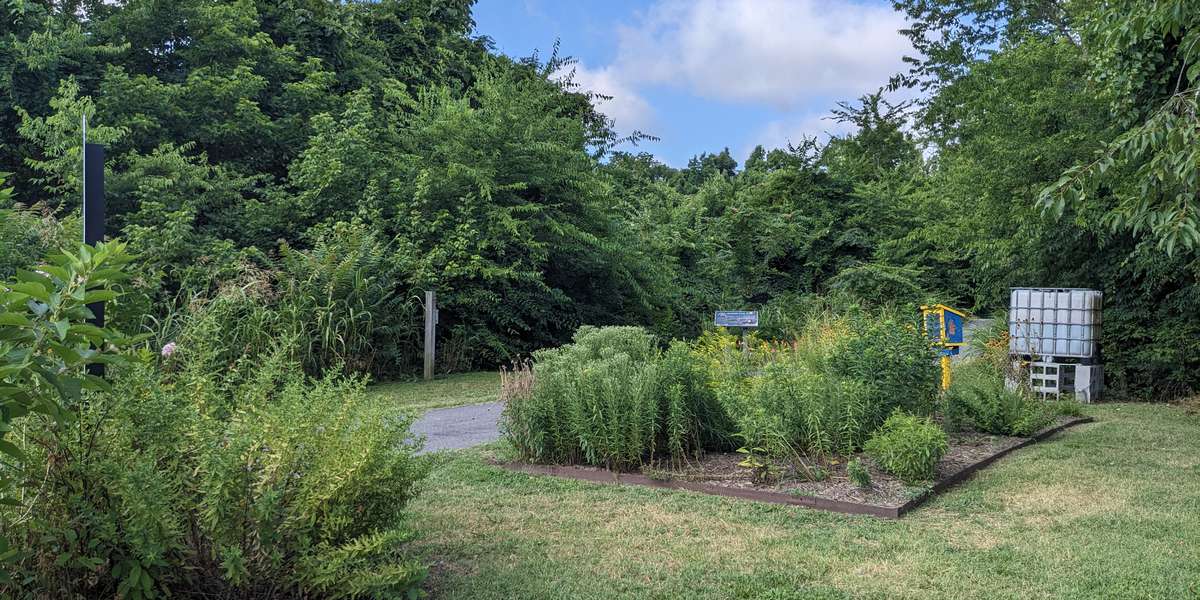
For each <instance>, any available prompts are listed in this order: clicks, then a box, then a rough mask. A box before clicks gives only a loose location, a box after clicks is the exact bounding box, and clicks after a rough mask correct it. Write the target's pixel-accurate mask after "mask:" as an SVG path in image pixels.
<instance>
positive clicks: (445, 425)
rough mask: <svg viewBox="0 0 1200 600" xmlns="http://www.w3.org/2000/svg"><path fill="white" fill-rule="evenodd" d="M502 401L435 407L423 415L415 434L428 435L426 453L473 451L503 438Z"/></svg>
mask: <svg viewBox="0 0 1200 600" xmlns="http://www.w3.org/2000/svg"><path fill="white" fill-rule="evenodd" d="M503 409H504V405H503V404H501V403H499V402H487V403H485V404H468V405H467V406H454V407H451V408H435V409H433V410H430V411H428V412H426V413H425V414H424V415H421V417H420V418H419V419H417V421H416V422H415V423H413V426H412V432H413V433H414V434H417V435H424V436H425V448H424V449H423V450H422V451H421V452H422V453H427V452H436V451H438V450H457V449H459V448H470V447H471V446H478V445H480V444H486V443H488V442H494V441H496V440H498V439H500V412H501V411H502V410H503Z"/></svg>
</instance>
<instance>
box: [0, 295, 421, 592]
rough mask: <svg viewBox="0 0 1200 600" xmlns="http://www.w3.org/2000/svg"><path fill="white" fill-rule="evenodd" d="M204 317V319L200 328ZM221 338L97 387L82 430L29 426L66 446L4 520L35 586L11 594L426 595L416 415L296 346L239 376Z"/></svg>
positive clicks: (45, 452) (30, 446) (36, 447)
mask: <svg viewBox="0 0 1200 600" xmlns="http://www.w3.org/2000/svg"><path fill="white" fill-rule="evenodd" d="M203 323H204V318H203V316H202V315H196V316H193V317H192V319H191V321H190V322H189V324H188V325H187V326H185V330H190V326H191V325H192V324H196V325H202V324H203ZM184 338H186V339H193V338H192V337H191V336H189V335H185V336H184ZM211 344H212V347H215V346H219V340H216V341H212V342H211ZM212 347H210V348H209V349H208V350H205V349H202V348H190V347H188V346H187V345H185V344H184V343H180V344H178V345H177V347H176V349H175V351H174V353H173V354H171V356H169V357H166V358H164V359H162V361H161V363H160V364H142V365H139V366H135V367H132V368H128V369H123V370H120V371H119V372H115V373H114V374H113V379H114V389H113V391H112V392H111V393H93V394H90V395H88V396H87V398H86V402H84V403H82V404H81V405H80V410H79V414H78V419H77V423H74V424H73V426H72V427H71V428H70V429H69V430H67V431H66V432H65V433H67V435H64V431H62V430H60V429H58V428H56V427H53V426H46V427H39V428H32V429H31V430H30V432H29V435H28V438H27V440H28V442H27V444H26V445H25V448H24V449H25V451H26V452H27V453H29V454H31V455H36V456H39V457H43V458H45V457H51V456H53V457H56V458H55V460H54V461H53V462H52V463H51V464H52V468H49V469H41V470H39V472H38V473H36V474H35V473H30V474H29V476H37V477H38V481H39V483H40V484H41V486H42V492H43V493H42V495H41V498H42V499H41V501H39V502H38V503H36V504H34V505H33V506H31V507H30V510H29V512H28V516H27V517H26V518H25V520H24V521H23V522H21V523H20V524H19V527H16V528H15V529H12V530H9V531H6V532H5V533H8V534H10V535H15V536H19V537H20V540H19V543H20V544H21V547H24V548H29V550H28V551H27V552H25V553H24V554H23V555H22V556H21V558H20V559H19V562H18V564H17V565H16V569H14V574H15V575H16V576H15V577H14V581H16V582H19V585H21V586H27V588H28V589H22V588H17V589H15V590H9V591H13V592H15V594H14V595H17V596H21V595H26V594H46V595H50V596H55V597H113V596H118V595H119V596H127V597H134V598H137V597H149V596H153V595H162V594H164V593H170V594H173V595H185V596H186V595H198V596H205V597H223V598H258V597H273V596H296V597H329V598H342V597H377V598H401V597H407V594H409V593H410V592H412V591H413V590H415V588H416V586H417V585H418V584H419V582H420V581H421V580H422V578H423V575H424V569H423V568H422V567H421V566H420V565H419V564H418V563H417V562H416V561H414V560H413V559H412V558H410V557H408V556H407V555H406V552H405V545H404V542H405V541H406V540H407V539H408V537H409V536H410V534H409V532H408V530H407V529H406V527H405V525H404V521H403V518H404V513H403V511H402V510H401V509H402V508H403V507H404V505H405V504H406V503H407V501H408V500H409V499H410V498H411V497H412V496H413V494H414V493H415V492H416V484H417V482H418V481H419V480H420V479H421V478H422V476H423V475H424V472H425V466H424V465H425V463H424V462H423V461H420V460H418V459H416V458H414V456H413V451H414V446H413V444H412V442H411V441H410V440H409V439H408V438H409V431H408V424H409V422H408V420H407V419H406V418H405V417H403V416H398V415H396V414H393V413H391V412H389V411H387V410H386V408H385V407H382V406H379V405H377V404H376V403H372V402H370V401H369V400H368V399H367V397H366V395H365V390H364V387H365V382H364V380H363V379H361V378H347V377H344V376H342V375H338V374H337V371H331V372H330V373H329V374H328V375H327V376H325V377H323V378H321V379H315V380H313V379H309V378H307V377H306V376H305V375H304V374H303V371H302V370H301V369H300V367H299V365H298V364H297V363H296V362H294V361H293V359H292V358H291V356H292V353H291V352H290V350H289V349H288V348H287V347H286V345H277V346H276V348H275V349H274V350H272V351H266V352H261V353H258V354H256V355H255V358H253V359H241V360H234V361H232V363H231V365H230V369H231V372H218V371H213V370H212V369H211V365H210V362H209V360H207V359H208V358H211V350H213V348H212ZM143 354H144V356H143V359H144V360H143V362H144V363H153V362H155V361H154V360H153V358H152V357H151V356H149V353H147V352H145V351H143ZM6 516H7V515H6ZM5 523H8V521H7V520H6V521H5ZM6 528H7V525H6ZM0 591H3V590H0Z"/></svg>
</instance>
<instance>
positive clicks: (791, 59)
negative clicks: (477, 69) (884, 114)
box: [474, 0, 912, 166]
mask: <svg viewBox="0 0 1200 600" xmlns="http://www.w3.org/2000/svg"><path fill="white" fill-rule="evenodd" d="M474 14H475V21H476V32H477V33H478V34H481V35H486V36H488V37H490V38H492V39H493V40H494V41H495V44H496V48H497V50H499V51H500V52H503V53H504V54H508V55H510V56H514V57H522V56H528V55H529V54H531V53H532V52H533V51H534V50H539V51H541V53H542V54H543V56H544V55H546V54H548V53H549V51H550V49H551V48H552V47H553V45H554V41H555V39H558V40H560V41H561V53H562V54H565V55H570V56H572V57H574V58H576V59H578V61H579V62H578V64H577V65H576V66H575V80H576V81H577V82H578V83H580V84H582V85H583V86H584V87H587V88H589V89H593V90H595V91H598V92H601V93H604V94H607V95H611V96H613V100H612V101H610V102H607V103H605V104H602V105H601V106H600V109H601V110H603V111H604V112H605V113H606V114H608V115H609V116H610V117H612V118H613V119H614V120H615V121H616V124H617V129H618V130H619V131H621V132H622V133H628V132H629V131H632V130H634V129H640V130H642V131H644V132H646V133H650V134H653V135H656V136H658V137H660V138H661V140H660V141H657V142H643V143H642V144H641V145H640V146H639V148H640V149H643V150H646V151H649V152H653V153H654V154H655V155H657V156H658V157H659V158H660V159H662V160H663V161H665V162H667V163H668V164H671V165H674V166H683V165H685V164H686V163H687V160H688V158H690V157H691V156H692V155H695V154H699V153H700V152H714V151H719V150H720V149H721V148H723V147H726V146H728V147H729V148H730V151H731V152H733V154H734V157H735V158H737V159H738V161H739V162H741V161H743V160H744V159H745V157H746V155H747V154H748V153H749V152H750V150H751V149H752V148H753V147H754V146H755V145H756V144H763V145H764V146H766V147H768V148H771V147H779V146H783V145H786V144H787V143H788V142H789V141H797V140H799V139H800V137H801V136H803V135H810V136H812V135H815V136H818V137H823V136H826V135H828V134H831V133H833V134H836V133H844V132H845V131H846V129H845V126H843V125H841V124H839V123H836V122H834V121H830V120H827V119H824V118H823V117H826V116H828V114H829V110H830V109H831V108H833V107H834V105H835V104H836V102H837V101H839V100H850V99H854V98H856V97H858V96H860V95H862V94H864V93H867V92H872V91H874V90H876V89H878V88H879V87H880V86H882V85H883V84H885V83H886V81H887V78H888V77H889V76H890V75H892V74H893V73H896V72H899V71H900V70H902V69H903V68H904V67H903V64H902V63H901V61H900V58H901V56H902V55H904V54H911V53H912V48H911V46H910V45H909V44H908V42H907V40H905V39H904V38H903V37H902V36H900V34H899V33H898V32H897V30H898V29H900V28H901V27H903V26H904V21H903V18H902V16H901V15H899V14H897V13H895V12H894V11H892V9H891V7H890V5H889V4H888V3H887V2H883V1H880V0H873V1H861V0H860V1H852V0H574V1H572V0H558V1H554V0H479V2H478V4H477V5H476V7H475V13H474Z"/></svg>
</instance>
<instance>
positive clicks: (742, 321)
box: [713, 310, 758, 352]
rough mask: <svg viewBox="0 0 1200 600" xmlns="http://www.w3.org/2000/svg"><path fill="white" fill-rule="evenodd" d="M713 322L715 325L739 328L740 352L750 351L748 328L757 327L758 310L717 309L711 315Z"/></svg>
mask: <svg viewBox="0 0 1200 600" xmlns="http://www.w3.org/2000/svg"><path fill="white" fill-rule="evenodd" d="M713 324H714V325H716V326H717V327H730V328H737V329H739V330H741V334H742V352H749V351H750V344H749V333H750V329H751V328H754V327H758V311H756V310H718V311H717V314H716V315H714V316H713Z"/></svg>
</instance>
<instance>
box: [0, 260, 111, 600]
mask: <svg viewBox="0 0 1200 600" xmlns="http://www.w3.org/2000/svg"><path fill="white" fill-rule="evenodd" d="M131 260H132V257H131V256H129V255H128V254H126V253H125V246H124V244H121V243H118V242H113V243H108V244H104V243H100V244H97V245H96V246H83V245H81V246H79V249H78V251H76V252H63V253H62V254H60V255H58V256H56V257H54V258H53V259H52V260H50V261H48V262H47V263H45V264H42V265H40V266H38V267H37V269H36V270H33V271H27V270H23V269H21V270H17V271H16V276H15V278H13V279H6V280H5V281H3V282H0V454H3V457H2V459H0V592H3V586H4V585H5V584H8V583H9V582H10V578H9V574H10V573H9V569H8V568H7V567H8V566H9V565H10V564H11V563H13V562H14V561H16V560H19V558H20V557H21V556H22V555H23V549H22V546H20V545H18V546H15V547H13V546H12V545H11V544H10V542H11V541H12V540H13V539H14V538H15V539H18V541H26V540H21V539H20V538H21V537H23V536H22V535H21V533H22V532H21V525H20V522H19V521H20V517H19V515H21V514H22V513H26V511H28V512H30V513H31V512H34V511H36V510H38V509H39V508H40V507H41V506H42V505H43V504H44V503H45V502H47V501H52V500H53V498H49V499H43V496H42V488H41V480H40V479H39V475H41V474H42V473H44V472H45V473H49V472H50V471H51V470H52V469H53V468H54V467H55V466H56V465H57V464H60V462H61V459H60V458H59V457H57V456H55V455H54V454H53V453H51V452H43V450H44V447H42V446H38V445H36V444H33V443H31V441H30V431H31V430H32V431H34V432H37V431H50V432H54V433H55V435H69V433H70V432H71V431H72V429H73V428H72V425H73V421H74V419H75V415H76V411H78V410H79V409H80V407H81V406H82V407H86V406H87V403H86V397H85V390H87V391H94V390H107V389H108V383H107V382H106V381H105V380H104V379H102V378H100V377H99V376H97V375H96V374H95V373H94V372H90V371H89V370H88V369H89V368H90V367H94V366H101V365H105V364H108V365H113V366H116V365H119V364H122V363H123V362H124V361H123V357H122V355H121V349H122V348H123V347H125V346H127V345H128V344H130V343H131V342H132V341H133V340H130V339H128V338H125V337H123V336H122V335H120V334H119V333H118V332H116V331H114V330H112V329H111V328H101V327H97V326H96V325H94V324H92V323H90V322H89V320H90V319H92V318H93V317H94V314H93V312H92V309H91V307H90V306H89V304H91V303H101V304H103V303H106V302H108V301H110V300H114V299H116V298H117V297H118V296H119V292H118V290H117V289H116V288H115V285H116V284H117V283H118V282H120V281H122V280H124V279H125V273H124V271H123V268H124V266H125V265H126V264H127V263H129V261H131ZM26 266H29V265H26ZM35 435H36V434H35ZM14 488H18V489H16V490H14ZM14 491H16V492H17V493H13V492H14ZM0 595H2V594H0Z"/></svg>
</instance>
